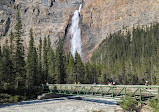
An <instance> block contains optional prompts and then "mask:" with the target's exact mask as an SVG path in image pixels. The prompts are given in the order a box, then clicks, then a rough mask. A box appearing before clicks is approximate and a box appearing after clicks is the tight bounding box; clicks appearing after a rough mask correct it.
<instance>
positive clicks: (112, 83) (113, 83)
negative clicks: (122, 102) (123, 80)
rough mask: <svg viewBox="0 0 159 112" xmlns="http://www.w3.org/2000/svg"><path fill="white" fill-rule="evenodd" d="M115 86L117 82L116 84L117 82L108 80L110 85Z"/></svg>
mask: <svg viewBox="0 0 159 112" xmlns="http://www.w3.org/2000/svg"><path fill="white" fill-rule="evenodd" d="M112 85H113V86H115V85H116V84H115V82H108V86H112Z"/></svg>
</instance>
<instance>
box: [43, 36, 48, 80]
mask: <svg viewBox="0 0 159 112" xmlns="http://www.w3.org/2000/svg"><path fill="white" fill-rule="evenodd" d="M47 52H48V49H47V39H46V37H45V38H44V42H43V75H42V79H43V81H42V82H45V81H46V80H47V79H48V61H47V57H48V54H47Z"/></svg>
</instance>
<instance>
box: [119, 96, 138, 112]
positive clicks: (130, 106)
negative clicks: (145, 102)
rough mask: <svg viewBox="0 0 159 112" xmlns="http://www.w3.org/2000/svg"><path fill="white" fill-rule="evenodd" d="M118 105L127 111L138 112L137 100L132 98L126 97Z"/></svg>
mask: <svg viewBox="0 0 159 112" xmlns="http://www.w3.org/2000/svg"><path fill="white" fill-rule="evenodd" d="M118 103H119V105H120V107H121V108H122V109H123V110H125V111H129V112H132V111H136V110H137V105H138V103H137V101H136V99H135V98H132V97H130V96H125V98H122V99H121V101H119V102H118Z"/></svg>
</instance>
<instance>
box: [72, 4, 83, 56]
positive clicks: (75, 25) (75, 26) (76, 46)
mask: <svg viewBox="0 0 159 112" xmlns="http://www.w3.org/2000/svg"><path fill="white" fill-rule="evenodd" d="M81 8H82V4H81V5H80V7H79V9H78V10H76V11H75V12H74V15H73V17H72V26H71V38H72V40H71V53H72V55H73V58H75V54H76V52H78V54H79V55H80V56H81V53H82V41H81V29H80V27H79V20H80V11H81Z"/></svg>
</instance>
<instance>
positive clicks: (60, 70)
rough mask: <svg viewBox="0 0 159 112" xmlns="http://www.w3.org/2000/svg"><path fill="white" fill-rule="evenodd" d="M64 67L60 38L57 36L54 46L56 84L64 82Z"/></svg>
mask: <svg viewBox="0 0 159 112" xmlns="http://www.w3.org/2000/svg"><path fill="white" fill-rule="evenodd" d="M64 79H65V67H64V55H63V46H62V42H61V39H60V38H59V42H58V46H57V48H56V62H55V80H56V83H57V84H63V83H65V80H64Z"/></svg>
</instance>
